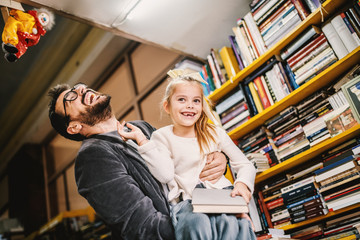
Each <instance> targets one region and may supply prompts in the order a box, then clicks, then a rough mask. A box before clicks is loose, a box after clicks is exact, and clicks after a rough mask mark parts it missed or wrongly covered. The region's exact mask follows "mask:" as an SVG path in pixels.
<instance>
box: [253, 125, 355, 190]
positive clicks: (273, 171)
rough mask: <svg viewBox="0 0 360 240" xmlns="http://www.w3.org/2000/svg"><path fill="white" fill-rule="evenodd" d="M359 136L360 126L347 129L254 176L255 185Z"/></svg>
mask: <svg viewBox="0 0 360 240" xmlns="http://www.w3.org/2000/svg"><path fill="white" fill-rule="evenodd" d="M359 134H360V124H357V125H355V126H354V127H352V128H350V129H348V130H347V131H346V132H343V133H340V134H339V135H336V136H335V137H332V138H329V139H327V140H325V141H323V142H321V143H319V144H316V145H315V146H313V147H311V148H310V149H308V150H306V151H304V152H302V153H300V154H298V155H296V156H294V157H292V158H290V159H287V160H286V161H284V162H282V163H279V164H277V165H275V166H273V167H271V168H269V169H267V170H265V171H263V172H261V173H259V174H258V175H257V176H256V179H255V184H259V183H260V182H262V181H264V180H266V179H269V178H270V177H273V176H275V175H277V174H279V173H281V172H284V171H287V170H289V169H291V168H293V167H296V166H299V165H301V164H302V163H304V162H306V161H308V160H310V159H312V158H314V157H316V156H318V155H319V154H321V153H322V152H324V151H326V150H328V149H330V148H333V147H335V146H337V145H339V144H341V143H342V142H344V141H346V140H350V139H351V138H354V137H356V136H358V135H359Z"/></svg>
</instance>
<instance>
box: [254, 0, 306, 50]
mask: <svg viewBox="0 0 360 240" xmlns="http://www.w3.org/2000/svg"><path fill="white" fill-rule="evenodd" d="M292 2H293V1H290V0H271V1H258V2H257V3H256V4H250V11H251V14H252V16H253V19H254V21H255V23H256V25H257V26H258V28H259V31H260V34H261V36H262V38H263V41H264V42H265V46H266V47H267V48H271V47H272V46H274V45H275V44H276V43H277V42H278V41H279V40H280V39H281V38H283V37H284V36H285V35H286V34H288V33H289V32H290V31H291V30H292V29H293V28H295V27H296V26H297V25H298V24H299V23H301V18H300V16H299V12H298V10H297V8H295V5H294V4H293V3H292Z"/></svg>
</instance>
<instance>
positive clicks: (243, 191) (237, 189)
mask: <svg viewBox="0 0 360 240" xmlns="http://www.w3.org/2000/svg"><path fill="white" fill-rule="evenodd" d="M231 196H232V197H235V196H242V197H243V198H244V200H245V201H246V203H249V202H250V199H251V192H250V190H249V188H248V187H247V186H246V184H245V183H242V182H237V183H236V184H235V186H234V189H233V191H232V192H231Z"/></svg>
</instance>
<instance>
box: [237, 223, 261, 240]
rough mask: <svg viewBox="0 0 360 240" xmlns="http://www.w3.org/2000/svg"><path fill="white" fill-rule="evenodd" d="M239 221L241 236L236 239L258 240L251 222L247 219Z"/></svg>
mask: <svg viewBox="0 0 360 240" xmlns="http://www.w3.org/2000/svg"><path fill="white" fill-rule="evenodd" d="M237 221H238V224H239V234H238V237H237V238H236V239H249V240H256V235H255V233H254V230H253V229H252V227H251V223H250V221H249V220H247V219H245V218H238V219H237Z"/></svg>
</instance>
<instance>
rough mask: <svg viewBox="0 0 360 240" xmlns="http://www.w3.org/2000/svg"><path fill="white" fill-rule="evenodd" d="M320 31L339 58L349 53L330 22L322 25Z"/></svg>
mask: <svg viewBox="0 0 360 240" xmlns="http://www.w3.org/2000/svg"><path fill="white" fill-rule="evenodd" d="M322 31H323V33H324V34H325V36H326V39H327V40H328V42H329V43H330V45H331V48H332V49H333V50H334V52H335V54H336V56H337V57H338V58H339V59H341V58H343V57H345V56H346V55H347V54H348V53H349V51H348V50H347V48H346V47H345V45H344V43H343V41H342V40H341V38H340V36H339V34H338V33H337V32H336V30H335V28H334V27H333V25H332V24H331V22H328V23H326V24H325V25H324V26H323V27H322Z"/></svg>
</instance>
